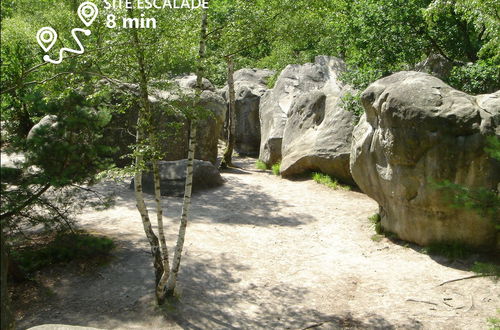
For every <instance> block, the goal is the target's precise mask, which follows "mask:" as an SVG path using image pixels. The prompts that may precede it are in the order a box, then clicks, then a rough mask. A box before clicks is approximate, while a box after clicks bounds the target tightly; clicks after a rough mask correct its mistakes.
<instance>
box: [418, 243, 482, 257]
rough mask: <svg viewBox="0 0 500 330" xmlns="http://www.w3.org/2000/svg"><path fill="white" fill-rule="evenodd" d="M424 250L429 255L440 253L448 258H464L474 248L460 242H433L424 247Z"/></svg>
mask: <svg viewBox="0 0 500 330" xmlns="http://www.w3.org/2000/svg"><path fill="white" fill-rule="evenodd" d="M424 250H425V252H427V253H428V254H431V255H440V256H443V257H446V258H448V259H450V260H457V259H465V258H467V257H469V256H470V255H471V254H472V253H473V252H474V249H473V248H471V247H470V246H468V245H466V244H464V243H462V242H435V243H431V244H430V245H429V246H428V247H426V248H425V249H424Z"/></svg>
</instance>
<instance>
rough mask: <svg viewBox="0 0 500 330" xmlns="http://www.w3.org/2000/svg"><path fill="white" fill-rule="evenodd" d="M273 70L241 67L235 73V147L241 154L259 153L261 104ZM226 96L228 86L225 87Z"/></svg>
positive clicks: (227, 97) (226, 96)
mask: <svg viewBox="0 0 500 330" xmlns="http://www.w3.org/2000/svg"><path fill="white" fill-rule="evenodd" d="M273 74H274V71H271V70H261V69H241V70H238V71H236V72H235V73H234V88H235V94H236V132H235V141H236V145H235V149H236V151H238V153H239V154H241V155H252V156H253V155H258V153H259V147H260V121H259V106H260V100H261V97H262V96H263V95H264V94H265V93H266V91H267V79H268V78H269V77H270V76H272V75H273ZM225 93H226V95H225V98H226V100H228V99H229V96H228V95H227V87H226V88H225Z"/></svg>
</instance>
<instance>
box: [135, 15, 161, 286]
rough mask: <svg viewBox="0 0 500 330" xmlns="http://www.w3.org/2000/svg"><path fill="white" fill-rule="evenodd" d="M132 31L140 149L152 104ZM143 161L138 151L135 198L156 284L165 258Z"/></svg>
mask: <svg viewBox="0 0 500 330" xmlns="http://www.w3.org/2000/svg"><path fill="white" fill-rule="evenodd" d="M128 14H129V16H130V17H133V16H134V15H133V11H132V9H129V10H128ZM131 33H132V42H133V47H134V48H135V49H136V56H137V64H138V66H139V78H140V79H139V88H140V95H141V102H142V107H141V109H139V117H138V119H137V135H136V144H137V146H138V149H139V148H140V146H141V145H142V144H143V143H144V140H145V139H144V138H145V132H146V131H147V132H148V133H150V130H151V128H150V127H151V104H150V103H149V92H148V79H147V76H146V69H145V62H144V51H143V49H142V47H141V43H140V41H139V34H138V33H137V30H136V29H131ZM143 163H144V156H143V155H142V153H141V152H140V151H137V152H136V158H135V166H136V171H135V179H134V188H135V199H136V202H137V210H138V211H139V213H140V215H141V219H142V224H143V227H144V232H145V233H146V237H147V238H148V241H149V244H150V246H151V253H152V254H153V266H154V269H155V284H156V285H158V283H159V282H160V280H161V277H162V275H163V272H164V269H163V258H162V251H161V250H160V243H159V241H158V237H157V236H156V234H155V233H154V231H153V227H152V225H151V221H150V219H149V212H148V209H147V207H146V203H145V202H144V194H143V191H142V168H143V165H144V164H143ZM160 202H161V200H160ZM160 207H161V205H160Z"/></svg>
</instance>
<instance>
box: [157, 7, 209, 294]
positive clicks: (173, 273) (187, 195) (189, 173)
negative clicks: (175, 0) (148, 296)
mask: <svg viewBox="0 0 500 330" xmlns="http://www.w3.org/2000/svg"><path fill="white" fill-rule="evenodd" d="M207 22H208V16H207V10H206V9H203V13H202V15H201V34H200V48H199V58H198V60H199V62H198V68H197V72H196V100H195V102H198V101H199V98H200V96H201V93H202V86H203V73H204V67H203V65H204V61H203V60H204V58H205V48H206V40H207V25H208V24H207ZM196 125H197V123H196V120H194V119H192V120H191V121H190V127H189V129H190V133H189V152H188V161H187V166H186V186H185V190H184V201H183V204H182V214H181V223H180V226H179V234H178V236H177V244H176V246H175V252H174V257H173V259H172V268H171V270H170V274H169V276H168V280H167V284H166V288H165V293H166V294H168V295H170V296H173V294H174V290H175V286H176V284H177V276H178V274H179V267H180V264H181V257H182V249H183V247H184V240H185V238H186V228H187V222H188V218H189V208H190V206H191V193H192V188H193V165H194V153H195V150H196Z"/></svg>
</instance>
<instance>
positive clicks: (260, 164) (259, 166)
mask: <svg viewBox="0 0 500 330" xmlns="http://www.w3.org/2000/svg"><path fill="white" fill-rule="evenodd" d="M255 167H256V168H257V169H258V170H262V171H265V170H267V165H266V163H264V162H263V161H262V160H260V159H259V160H257V161H256V162H255Z"/></svg>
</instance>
